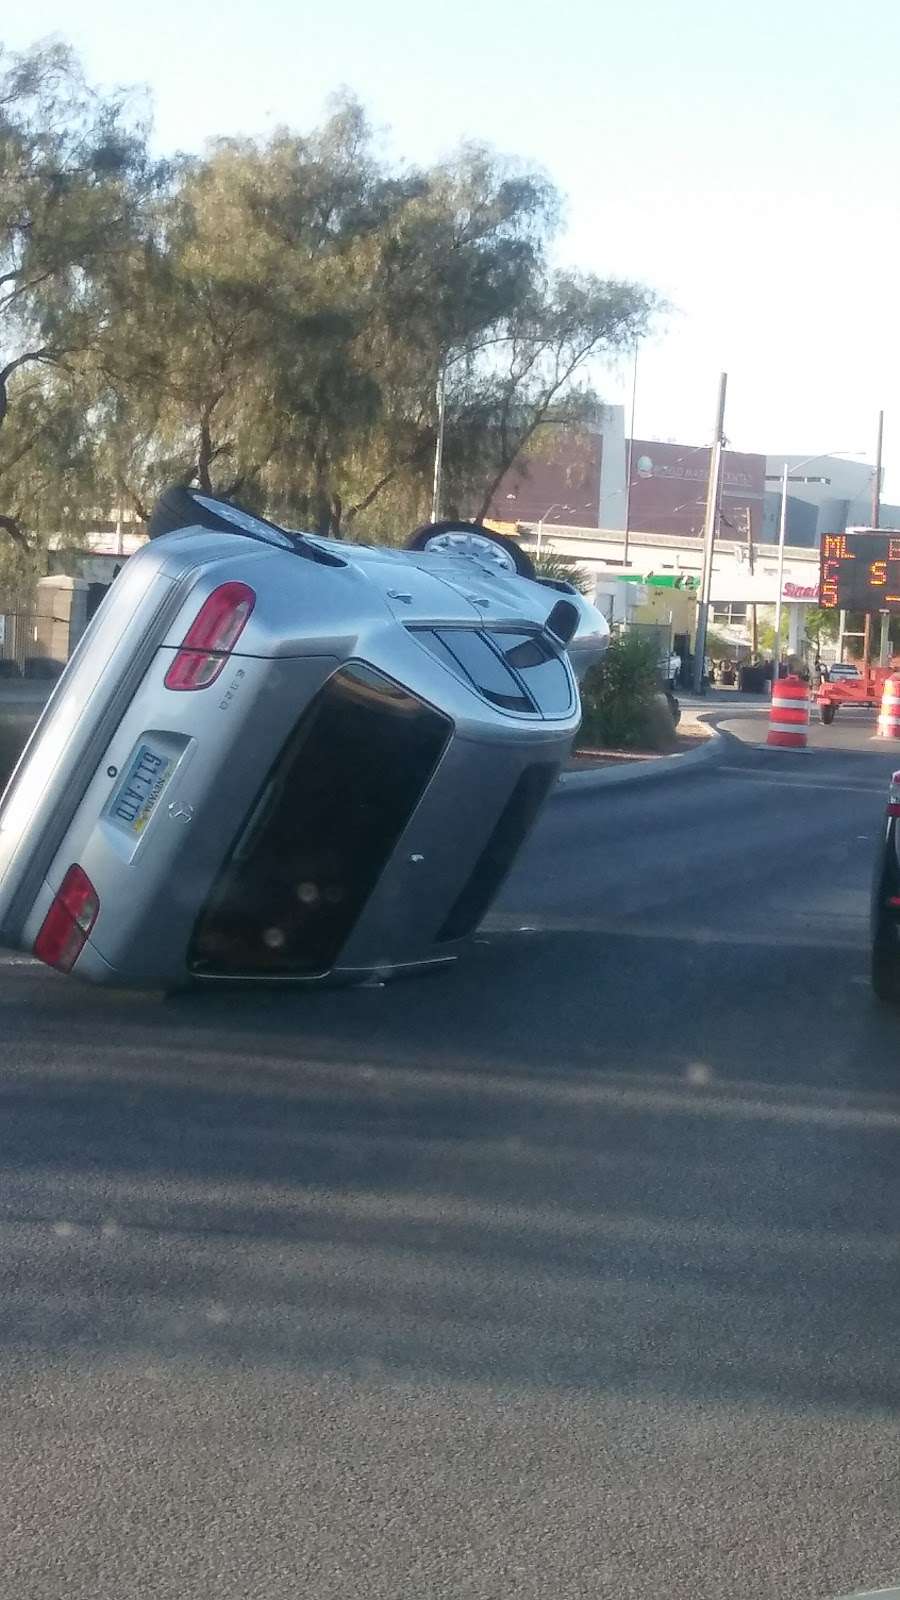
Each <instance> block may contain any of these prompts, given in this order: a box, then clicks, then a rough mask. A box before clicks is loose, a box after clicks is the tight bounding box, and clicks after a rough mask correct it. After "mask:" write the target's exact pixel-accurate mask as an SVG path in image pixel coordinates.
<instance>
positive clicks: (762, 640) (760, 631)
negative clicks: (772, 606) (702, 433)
mask: <svg viewBox="0 0 900 1600" xmlns="http://www.w3.org/2000/svg"><path fill="white" fill-rule="evenodd" d="M789 630H790V618H789V616H788V614H787V608H786V607H785V609H784V610H783V611H782V613H781V627H780V628H779V633H780V634H781V646H782V649H784V646H785V645H786V644H787V641H788V632H789ZM756 637H757V639H758V641H759V648H760V650H763V651H765V650H768V651H771V650H772V647H773V645H774V643H775V617H774V614H773V616H772V621H771V622H768V621H766V622H760V624H759V627H758V628H757V630H756Z"/></svg>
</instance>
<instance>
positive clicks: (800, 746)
mask: <svg viewBox="0 0 900 1600" xmlns="http://www.w3.org/2000/svg"><path fill="white" fill-rule="evenodd" d="M808 732H809V685H808V684H806V683H804V682H803V679H802V678H794V677H789V678H776V679H775V682H774V683H773V685H772V704H771V706H770V707H769V737H768V739H767V740H766V744H772V745H777V746H778V747H779V749H782V750H805V749H806V741H807V737H808Z"/></svg>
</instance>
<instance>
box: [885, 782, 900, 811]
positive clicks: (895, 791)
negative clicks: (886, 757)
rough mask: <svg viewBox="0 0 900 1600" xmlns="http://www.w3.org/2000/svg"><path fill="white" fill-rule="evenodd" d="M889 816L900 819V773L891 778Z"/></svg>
mask: <svg viewBox="0 0 900 1600" xmlns="http://www.w3.org/2000/svg"><path fill="white" fill-rule="evenodd" d="M887 814H888V816H889V817H900V772H895V773H894V774H893V777H892V778H891V790H890V794H889V795H888V808H887Z"/></svg>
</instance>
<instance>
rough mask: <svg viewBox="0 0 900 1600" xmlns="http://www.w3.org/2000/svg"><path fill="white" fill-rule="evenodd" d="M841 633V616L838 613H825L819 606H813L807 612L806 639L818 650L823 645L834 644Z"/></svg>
mask: <svg viewBox="0 0 900 1600" xmlns="http://www.w3.org/2000/svg"><path fill="white" fill-rule="evenodd" d="M839 631H840V616H839V613H838V612H837V611H823V610H822V609H821V608H820V607H819V606H811V607H810V609H809V611H807V613H806V628H805V633H806V637H807V639H808V640H809V642H810V644H811V645H814V646H815V648H816V649H817V650H821V648H822V645H823V644H826V643H829V644H834V643H835V641H836V640H837V636H838V633H839Z"/></svg>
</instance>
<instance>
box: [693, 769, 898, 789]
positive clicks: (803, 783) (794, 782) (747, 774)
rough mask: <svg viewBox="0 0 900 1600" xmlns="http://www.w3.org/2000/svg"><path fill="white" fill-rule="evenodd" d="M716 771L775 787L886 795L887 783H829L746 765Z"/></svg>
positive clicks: (821, 779) (823, 779)
mask: <svg viewBox="0 0 900 1600" xmlns="http://www.w3.org/2000/svg"><path fill="white" fill-rule="evenodd" d="M715 771H716V772H727V773H728V774H729V775H730V776H732V777H735V778H743V779H744V780H745V782H747V783H767V784H769V786H770V787H771V788H773V789H826V790H827V791H828V793H829V794H878V795H884V793H885V785H883V784H882V785H879V786H878V787H877V788H876V786H875V785H874V784H861V783H829V782H828V780H827V779H825V778H787V777H781V776H780V775H779V774H776V773H767V772H753V771H750V770H748V769H747V768H746V767H722V766H720V767H716V768H715Z"/></svg>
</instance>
